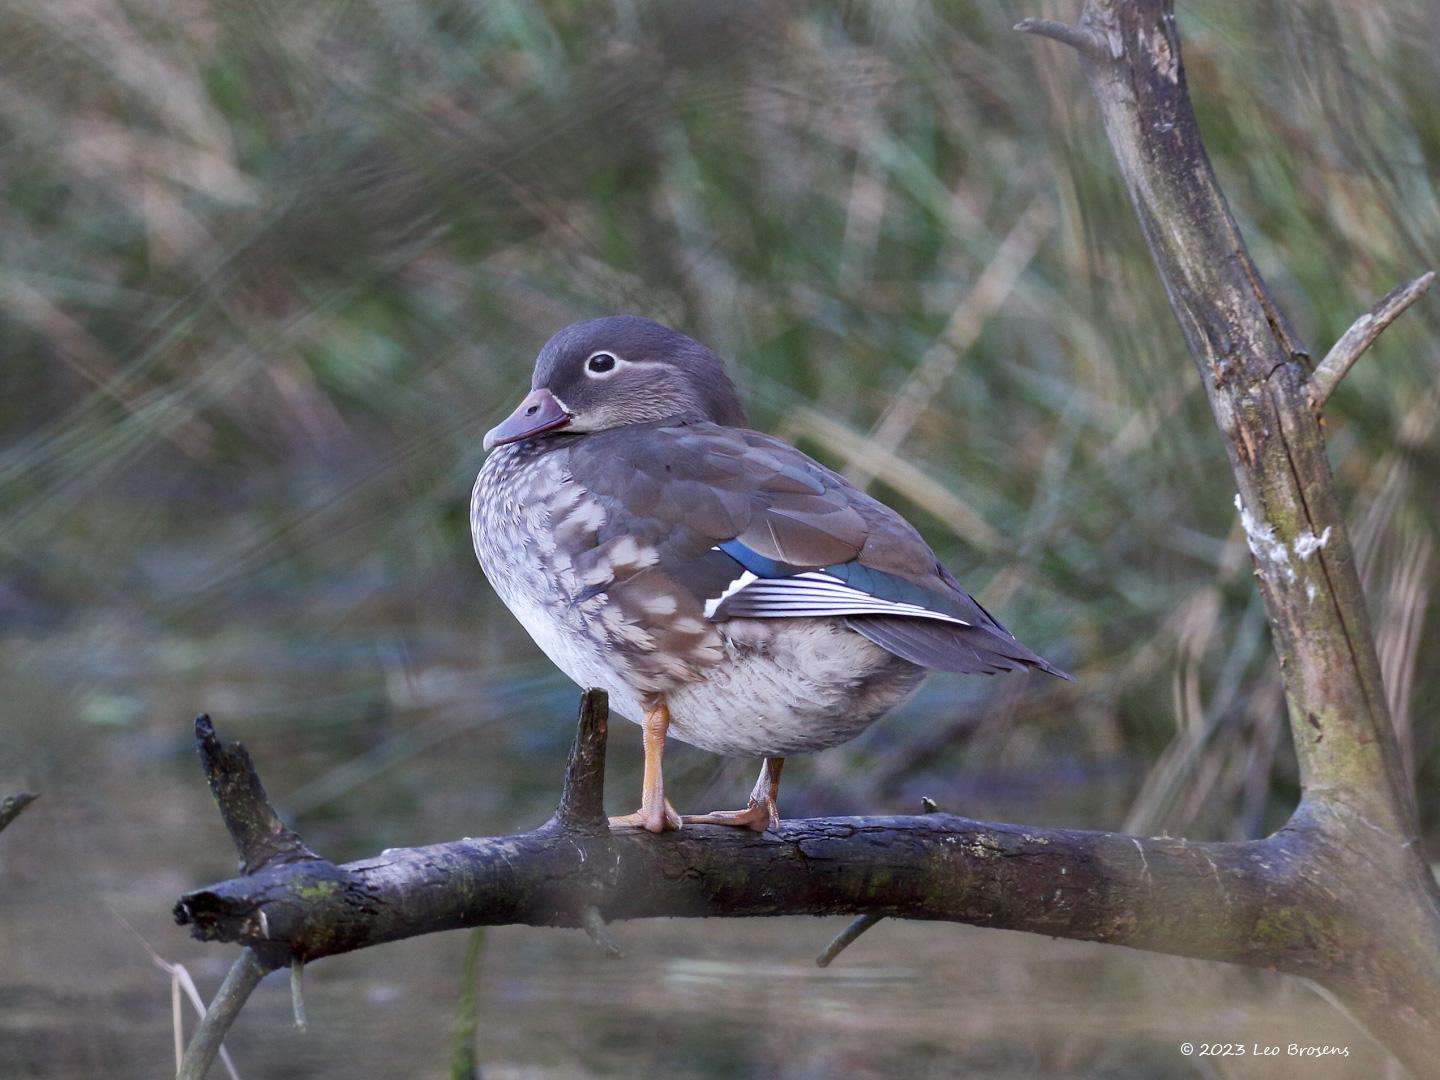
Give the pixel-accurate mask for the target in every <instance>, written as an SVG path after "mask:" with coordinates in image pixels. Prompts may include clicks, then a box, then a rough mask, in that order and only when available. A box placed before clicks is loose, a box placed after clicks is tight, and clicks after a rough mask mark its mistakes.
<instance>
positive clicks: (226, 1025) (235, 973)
mask: <svg viewBox="0 0 1440 1080" xmlns="http://www.w3.org/2000/svg"><path fill="white" fill-rule="evenodd" d="M271 970H272V969H271V968H269V967H267V966H266V965H265V963H264V962H263V961H262V960H261V959H260V957H259V956H257V955H256V954H255V950H254V949H245V950H243V951H242V952H241V953H240V957H239V959H237V960H236V961H235V963H234V965H233V966H232V967H231V968H230V973H229V974H228V975H226V976H225V981H224V982H223V983H221V984H220V989H219V991H218V992H217V993H216V994H215V999H214V1000H213V1001H211V1002H210V1008H208V1009H206V1010H205V1019H204V1020H201V1021H200V1026H199V1028H197V1029H196V1031H195V1037H194V1038H193V1039H191V1040H190V1045H189V1047H187V1048H186V1050H185V1059H184V1060H183V1061H182V1062H181V1063H180V1071H179V1072H178V1073H177V1074H176V1076H175V1080H204V1077H205V1074H206V1073H208V1072H209V1071H210V1066H211V1064H212V1063H214V1061H215V1055H216V1054H218V1053H219V1052H220V1044H221V1043H222V1042H224V1040H225V1034H226V1032H228V1031H229V1030H230V1025H232V1024H233V1023H235V1018H236V1017H237V1016H239V1015H240V1009H241V1008H242V1007H243V1006H244V1004H245V1001H246V999H247V998H249V996H250V992H251V991H252V990H254V989H255V987H257V986H258V985H260V980H261V979H263V978H264V977H265V976H266V975H268V974H269V973H270V971H271Z"/></svg>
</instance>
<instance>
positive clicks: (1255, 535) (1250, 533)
mask: <svg viewBox="0 0 1440 1080" xmlns="http://www.w3.org/2000/svg"><path fill="white" fill-rule="evenodd" d="M1235 509H1236V510H1239V511H1240V527H1241V528H1243V529H1244V530H1245V539H1246V541H1247V542H1248V543H1249V544H1250V554H1251V555H1253V556H1255V561H1256V562H1257V563H1259V564H1260V569H1261V570H1262V571H1264V570H1267V569H1269V570H1272V571H1274V572H1277V573H1280V574H1284V575H1285V580H1286V581H1294V580H1295V567H1293V566H1291V565H1290V549H1289V548H1287V547H1286V546H1285V544H1284V543H1283V542H1282V541H1280V540H1277V539H1275V526H1274V525H1267V524H1261V523H1260V522H1259V521H1256V520H1255V517H1254V515H1253V514H1251V513H1250V511H1249V510H1247V509H1245V501H1244V500H1243V499H1241V498H1240V496H1239V494H1238V493H1237V494H1236V496H1235Z"/></svg>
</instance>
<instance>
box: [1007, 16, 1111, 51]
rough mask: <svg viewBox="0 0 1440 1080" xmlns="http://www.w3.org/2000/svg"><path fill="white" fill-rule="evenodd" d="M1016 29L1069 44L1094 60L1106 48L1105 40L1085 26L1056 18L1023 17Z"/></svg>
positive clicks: (1023, 32)
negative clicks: (1072, 24)
mask: <svg viewBox="0 0 1440 1080" xmlns="http://www.w3.org/2000/svg"><path fill="white" fill-rule="evenodd" d="M1015 29H1016V30H1019V31H1020V32H1021V33H1022V34H1034V35H1035V36H1036V37H1043V38H1049V39H1050V40H1051V41H1058V42H1060V43H1061V44H1062V45H1069V46H1070V47H1071V48H1072V49H1074V50H1075V51H1077V52H1078V53H1080V54H1081V55H1082V56H1085V57H1088V58H1089V59H1092V60H1094V59H1098V58H1099V56H1100V54H1101V52H1102V51H1103V49H1104V48H1105V42H1104V41H1102V40H1101V39H1100V38H1098V37H1096V36H1095V35H1094V34H1092V33H1091V32H1090V31H1089V30H1087V29H1085V28H1084V27H1081V26H1071V25H1070V24H1069V23H1063V22H1056V21H1055V20H1054V19H1021V20H1020V21H1019V22H1018V23H1016V24H1015Z"/></svg>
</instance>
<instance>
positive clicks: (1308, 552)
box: [1295, 525, 1330, 562]
mask: <svg viewBox="0 0 1440 1080" xmlns="http://www.w3.org/2000/svg"><path fill="white" fill-rule="evenodd" d="M1329 542H1330V526H1329V525H1326V526H1325V531H1324V532H1322V533H1321V534H1320V535H1319V536H1316V535H1315V534H1314V533H1312V532H1310V531H1309V530H1308V529H1307V530H1306V531H1305V532H1302V533H1301V534H1300V535H1299V536H1297V537H1296V538H1295V557H1296V558H1297V559H1299V560H1300V561H1301V562H1307V561H1308V560H1309V559H1310V558H1311V557H1313V556H1314V554H1315V553H1316V552H1317V551H1319V550H1320V549H1321V548H1323V547H1324V546H1325V545H1326V544H1328V543H1329Z"/></svg>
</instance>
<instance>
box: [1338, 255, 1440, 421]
mask: <svg viewBox="0 0 1440 1080" xmlns="http://www.w3.org/2000/svg"><path fill="white" fill-rule="evenodd" d="M1434 280H1435V271H1433V270H1427V271H1426V272H1425V273H1423V274H1421V275H1420V276H1419V277H1417V278H1415V279H1413V280H1411V281H1407V282H1405V284H1403V285H1400V286H1397V287H1396V288H1394V289H1392V290H1390V292H1388V293H1386V294H1385V296H1384V297H1382V298H1381V300H1380V302H1379V303H1377V304H1376V305H1375V306H1374V307H1373V308H1371V309H1370V310H1369V311H1367V312H1366V313H1365V314H1364V315H1361V316H1360V318H1358V319H1356V320H1355V321H1354V322H1353V323H1352V324H1351V325H1350V329H1349V330H1346V331H1345V333H1343V334H1341V335H1340V340H1339V341H1337V342H1335V344H1334V345H1333V346H1332V347H1331V349H1330V351H1329V352H1328V353H1326V354H1325V359H1324V360H1321V361H1320V364H1319V366H1317V367H1316V368H1315V371H1314V373H1313V374H1311V376H1310V407H1311V408H1312V409H1314V410H1315V411H1316V412H1319V411H1320V410H1321V409H1322V408H1324V406H1325V402H1326V401H1327V400H1329V397H1330V395H1331V394H1332V393H1334V392H1335V388H1336V387H1337V386H1339V385H1340V380H1341V379H1343V378H1344V377H1345V375H1346V373H1347V372H1348V371H1349V370H1350V368H1351V367H1352V366H1353V365H1354V363H1355V361H1356V360H1359V359H1360V357H1361V355H1362V354H1363V353H1364V352H1365V350H1366V349H1368V348H1370V346H1371V345H1373V344H1374V343H1375V339H1376V338H1378V337H1379V336H1380V335H1381V334H1383V333H1384V332H1385V328H1386V327H1387V326H1389V325H1390V324H1391V323H1392V322H1394V321H1395V320H1396V319H1398V318H1399V317H1400V315H1401V313H1403V312H1404V311H1405V309H1406V308H1408V307H1409V306H1410V305H1411V304H1413V303H1415V301H1416V300H1419V299H1420V297H1422V296H1424V295H1425V293H1426V291H1427V290H1428V289H1429V288H1430V284H1431V282H1433V281H1434Z"/></svg>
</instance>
